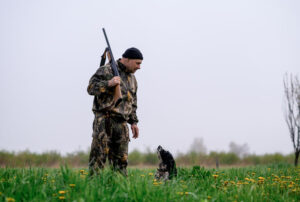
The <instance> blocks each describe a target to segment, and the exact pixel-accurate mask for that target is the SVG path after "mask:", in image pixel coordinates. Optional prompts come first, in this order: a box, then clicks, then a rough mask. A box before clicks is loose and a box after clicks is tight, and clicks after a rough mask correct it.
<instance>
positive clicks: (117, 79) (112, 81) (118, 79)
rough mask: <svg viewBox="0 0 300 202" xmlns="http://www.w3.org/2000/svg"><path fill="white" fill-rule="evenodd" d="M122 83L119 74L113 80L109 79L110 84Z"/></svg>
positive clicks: (112, 85)
mask: <svg viewBox="0 0 300 202" xmlns="http://www.w3.org/2000/svg"><path fill="white" fill-rule="evenodd" d="M120 83H121V78H120V77H119V76H115V77H113V78H112V79H111V80H109V81H108V86H109V87H114V86H116V85H120Z"/></svg>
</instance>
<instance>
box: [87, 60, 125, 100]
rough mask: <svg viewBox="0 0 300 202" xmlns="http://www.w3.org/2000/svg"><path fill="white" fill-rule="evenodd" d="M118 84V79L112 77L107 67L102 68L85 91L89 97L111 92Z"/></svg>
mask: <svg viewBox="0 0 300 202" xmlns="http://www.w3.org/2000/svg"><path fill="white" fill-rule="evenodd" d="M120 82H121V80H120V77H118V76H115V77H113V75H112V73H110V71H109V70H108V67H105V66H103V67H100V68H99V69H98V70H97V72H96V73H95V74H94V75H93V76H92V78H91V79H90V81H89V85H88V88H87V91H88V93H89V94H90V95H100V94H102V93H107V92H108V91H111V92H113V88H112V87H114V86H116V85H119V84H120Z"/></svg>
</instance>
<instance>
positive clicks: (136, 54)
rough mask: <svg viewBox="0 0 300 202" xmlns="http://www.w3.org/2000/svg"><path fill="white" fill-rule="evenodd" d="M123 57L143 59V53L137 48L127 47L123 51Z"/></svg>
mask: <svg viewBox="0 0 300 202" xmlns="http://www.w3.org/2000/svg"><path fill="white" fill-rule="evenodd" d="M122 56H123V58H128V59H140V60H143V55H142V53H141V51H140V50H139V49H137V48H134V47H132V48H128V49H127V50H126V51H125V53H123V55H122Z"/></svg>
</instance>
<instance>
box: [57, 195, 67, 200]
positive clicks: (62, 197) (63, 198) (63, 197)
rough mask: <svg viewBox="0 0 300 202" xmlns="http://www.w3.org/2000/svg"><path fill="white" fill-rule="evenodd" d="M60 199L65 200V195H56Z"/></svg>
mask: <svg viewBox="0 0 300 202" xmlns="http://www.w3.org/2000/svg"><path fill="white" fill-rule="evenodd" d="M58 198H59V199H60V200H65V199H66V197H65V196H60V197H58Z"/></svg>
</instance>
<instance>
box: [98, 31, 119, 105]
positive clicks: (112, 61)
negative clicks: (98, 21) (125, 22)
mask: <svg viewBox="0 0 300 202" xmlns="http://www.w3.org/2000/svg"><path fill="white" fill-rule="evenodd" d="M102 31H103V34H104V37H105V40H106V43H107V48H108V53H109V55H110V61H109V63H110V66H111V69H112V72H113V75H114V76H120V74H119V71H118V67H117V64H116V61H115V59H114V56H113V54H112V51H111V47H110V45H109V41H108V38H107V35H106V32H105V29H104V28H102ZM121 101H122V93H121V88H120V85H116V87H115V92H114V105H115V107H117V106H118V105H119V104H120V102H121Z"/></svg>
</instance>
